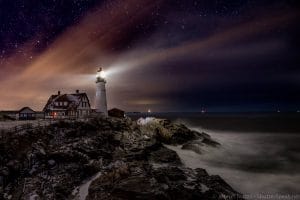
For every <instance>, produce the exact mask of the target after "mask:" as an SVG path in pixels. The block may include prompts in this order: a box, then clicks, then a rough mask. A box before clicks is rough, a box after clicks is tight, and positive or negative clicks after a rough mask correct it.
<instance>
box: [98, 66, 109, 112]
mask: <svg viewBox="0 0 300 200" xmlns="http://www.w3.org/2000/svg"><path fill="white" fill-rule="evenodd" d="M105 84H106V80H105V74H104V71H103V70H102V68H101V67H100V68H99V70H98V71H97V76H96V98H95V109H96V112H97V113H102V114H104V115H105V116H107V101H106V89H105Z"/></svg>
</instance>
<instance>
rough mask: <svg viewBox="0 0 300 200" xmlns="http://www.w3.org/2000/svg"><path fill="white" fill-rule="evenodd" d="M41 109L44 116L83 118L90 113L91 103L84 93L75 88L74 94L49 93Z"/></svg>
mask: <svg viewBox="0 0 300 200" xmlns="http://www.w3.org/2000/svg"><path fill="white" fill-rule="evenodd" d="M43 111H44V112H45V118H54V119H55V118H57V119H64V118H70V119H74V118H85V117H87V116H88V115H90V113H91V111H92V110H91V105H90V101H89V98H88V96H87V94H86V93H80V92H79V90H76V93H74V94H61V93H60V91H58V93H57V94H55V95H51V96H50V98H49V100H48V102H47V104H46V105H45V107H44V109H43Z"/></svg>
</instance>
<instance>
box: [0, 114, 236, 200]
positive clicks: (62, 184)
mask: <svg viewBox="0 0 300 200" xmlns="http://www.w3.org/2000/svg"><path fill="white" fill-rule="evenodd" d="M163 144H169V145H179V144H180V145H183V148H185V149H190V150H193V151H195V152H197V153H201V146H203V145H210V146H213V147H216V148H217V147H218V146H219V145H220V144H219V143H217V142H215V141H214V140H212V139H211V138H210V136H209V135H207V134H205V133H198V132H196V131H192V130H190V129H188V128H187V127H186V126H184V125H182V124H174V123H171V122H170V121H169V120H164V119H155V118H147V119H140V120H138V121H132V120H131V119H129V118H127V119H117V118H103V117H98V118H93V119H89V120H87V121H85V122H79V121H74V122H66V121H60V122H58V123H56V124H52V125H49V126H48V127H46V128H42V129H39V130H28V131H25V132H23V133H19V134H14V133H12V134H11V135H9V137H6V138H5V139H2V140H1V141H0V161H1V163H0V164H1V165H0V186H1V189H0V199H37V200H38V199H47V200H48V199H49V200H52V199H53V200H54V199H79V200H81V199H87V200H96V199H227V198H230V199H241V198H240V194H239V193H238V192H236V191H235V190H234V189H232V188H231V187H230V186H229V185H228V184H227V183H226V182H225V181H224V180H223V179H222V178H221V177H219V176H217V175H209V174H208V173H207V172H206V170H205V169H200V168H198V169H189V168H187V167H185V166H184V165H183V164H182V162H181V160H180V158H179V157H178V155H177V154H176V152H175V151H172V150H170V149H168V148H166V147H165V146H164V145H163ZM95 174H97V176H95ZM93 176H94V179H93V180H91V181H90V182H89V183H88V186H86V185H85V187H86V190H88V192H86V193H87V194H85V195H84V197H83V195H82V194H80V189H81V188H80V187H81V186H82V185H83V184H84V183H85V182H86V180H88V179H90V177H93Z"/></svg>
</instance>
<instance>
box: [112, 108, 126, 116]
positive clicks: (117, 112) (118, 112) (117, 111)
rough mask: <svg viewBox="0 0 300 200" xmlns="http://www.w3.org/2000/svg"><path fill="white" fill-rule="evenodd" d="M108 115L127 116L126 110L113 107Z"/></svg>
mask: <svg viewBox="0 0 300 200" xmlns="http://www.w3.org/2000/svg"><path fill="white" fill-rule="evenodd" d="M108 116H110V117H118V118H124V117H125V111H123V110H120V109H118V108H113V109H111V110H109V111H108Z"/></svg>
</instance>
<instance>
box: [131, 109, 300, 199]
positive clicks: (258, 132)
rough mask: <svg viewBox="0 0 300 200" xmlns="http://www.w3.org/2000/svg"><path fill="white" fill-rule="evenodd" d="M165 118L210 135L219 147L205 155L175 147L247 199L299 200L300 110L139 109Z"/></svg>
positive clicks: (187, 159) (188, 162) (185, 158)
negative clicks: (207, 111)
mask: <svg viewBox="0 0 300 200" xmlns="http://www.w3.org/2000/svg"><path fill="white" fill-rule="evenodd" d="M130 117H132V118H134V119H137V118H139V117H158V118H167V119H170V120H171V121H174V122H179V123H183V124H185V125H186V126H188V127H189V128H191V129H194V130H197V131H199V132H205V133H208V134H209V135H210V136H211V137H212V138H213V139H215V140H216V141H218V142H219V143H220V144H221V146H220V147H218V148H214V147H205V149H204V151H203V153H202V154H197V153H195V152H193V151H190V150H182V149H181V146H167V147H168V148H170V149H173V150H175V151H176V152H177V153H178V155H179V157H180V158H181V160H182V161H183V163H184V164H185V165H186V166H188V167H191V168H197V167H199V168H204V169H206V170H207V171H208V173H209V174H216V175H220V176H221V177H222V178H223V179H224V180H225V181H226V182H227V183H229V184H230V185H231V186H232V187H233V188H234V189H235V190H236V191H238V192H240V193H242V194H243V195H244V197H245V198H246V199H300V114H298V113H293V114H291V113H288V114H287V113H238V114H234V113H205V114H201V113H151V114H148V113H144V114H143V113H139V114H131V115H130Z"/></svg>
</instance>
